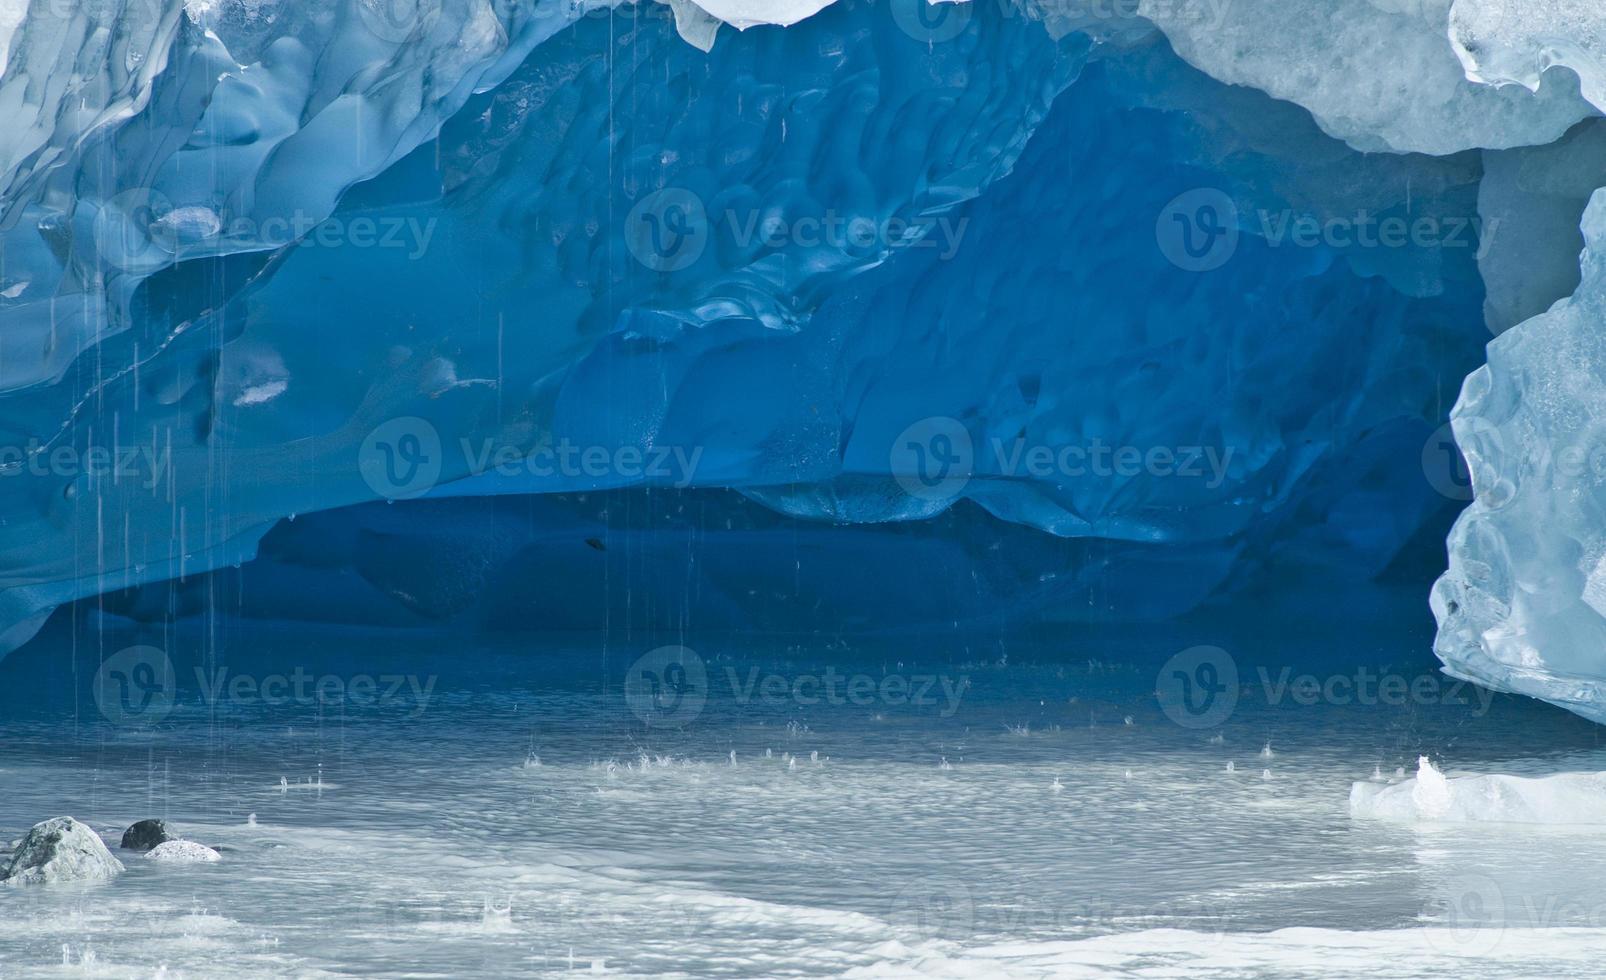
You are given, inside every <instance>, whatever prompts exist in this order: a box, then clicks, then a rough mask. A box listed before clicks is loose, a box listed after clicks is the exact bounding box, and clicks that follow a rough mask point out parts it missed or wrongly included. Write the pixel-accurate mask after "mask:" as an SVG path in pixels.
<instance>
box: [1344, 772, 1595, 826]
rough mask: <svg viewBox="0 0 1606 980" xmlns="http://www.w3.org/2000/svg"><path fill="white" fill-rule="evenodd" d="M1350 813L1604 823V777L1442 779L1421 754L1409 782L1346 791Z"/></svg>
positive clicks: (1411, 819)
mask: <svg viewBox="0 0 1606 980" xmlns="http://www.w3.org/2000/svg"><path fill="white" fill-rule="evenodd" d="M1349 806H1350V815H1351V816H1353V817H1362V818H1371V819H1378V820H1393V821H1400V822H1406V823H1417V822H1422V823H1437V822H1444V823H1533V824H1606V773H1562V774H1559V775H1555V776H1543V777H1538V778H1527V777H1523V776H1505V775H1489V776H1446V775H1444V773H1442V772H1440V771H1439V770H1438V769H1436V768H1435V767H1434V765H1433V763H1432V762H1430V761H1429V760H1428V758H1427V757H1426V756H1423V757H1422V758H1421V759H1420V760H1419V761H1418V763H1417V774H1416V777H1415V778H1414V779H1408V780H1405V781H1404V782H1400V783H1395V784H1393V785H1390V786H1379V785H1378V784H1377V783H1375V782H1371V781H1366V782H1357V783H1355V784H1354V785H1353V786H1352V787H1351V788H1350V797H1349Z"/></svg>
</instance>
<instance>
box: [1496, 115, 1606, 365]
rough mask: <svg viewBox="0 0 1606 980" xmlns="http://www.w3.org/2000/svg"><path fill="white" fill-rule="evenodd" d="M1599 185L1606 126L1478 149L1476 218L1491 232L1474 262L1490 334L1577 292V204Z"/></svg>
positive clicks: (1594, 123) (1604, 175) (1603, 177)
mask: <svg viewBox="0 0 1606 980" xmlns="http://www.w3.org/2000/svg"><path fill="white" fill-rule="evenodd" d="M1602 186H1606V122H1603V121H1602V120H1594V119H1592V120H1588V121H1586V122H1583V123H1580V124H1579V125H1578V126H1576V127H1574V128H1573V129H1572V130H1571V131H1569V132H1568V133H1567V135H1566V136H1564V137H1562V138H1561V139H1559V140H1557V141H1556V142H1554V143H1547V144H1545V145H1543V146H1534V147H1522V148H1519V149H1511V150H1485V151H1484V153H1483V180H1482V181H1480V182H1479V185H1478V215H1479V217H1480V218H1481V219H1482V221H1483V227H1484V228H1485V229H1492V233H1491V234H1489V235H1488V236H1487V237H1486V239H1485V241H1486V242H1487V247H1486V248H1484V249H1483V250H1482V252H1481V253H1480V255H1479V257H1478V270H1479V271H1480V272H1481V273H1482V276H1483V283H1484V287H1485V290H1486V295H1485V299H1484V319H1485V322H1486V323H1487V324H1488V326H1489V330H1490V331H1491V332H1492V333H1496V334H1498V333H1501V332H1502V331H1505V330H1508V329H1510V328H1511V327H1513V326H1515V325H1516V324H1518V323H1521V322H1522V321H1524V320H1526V319H1528V318H1529V317H1533V316H1538V315H1539V314H1541V313H1543V312H1545V311H1546V310H1548V309H1550V306H1551V304H1552V303H1555V302H1556V301H1557V300H1559V299H1565V298H1566V297H1568V296H1570V295H1572V292H1573V290H1574V289H1576V288H1577V287H1578V253H1579V252H1580V251H1582V250H1583V247H1584V236H1583V234H1582V233H1581V232H1580V231H1579V222H1580V221H1581V220H1582V218H1583V213H1584V206H1585V205H1587V204H1588V203H1589V198H1590V196H1591V195H1592V194H1594V192H1595V189H1596V188H1597V187H1602Z"/></svg>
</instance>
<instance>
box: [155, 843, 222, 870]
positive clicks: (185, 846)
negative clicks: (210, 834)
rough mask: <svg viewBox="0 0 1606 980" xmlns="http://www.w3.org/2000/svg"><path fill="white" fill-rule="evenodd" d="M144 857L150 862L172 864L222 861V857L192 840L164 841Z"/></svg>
mask: <svg viewBox="0 0 1606 980" xmlns="http://www.w3.org/2000/svg"><path fill="white" fill-rule="evenodd" d="M145 857H146V858H147V859H149V860H151V861H166V862H170V863H173V864H211V863H212V862H214V861H221V860H223V855H221V854H219V853H218V852H217V851H214V850H212V849H211V848H210V847H207V846H206V845H205V844H197V843H195V842H194V841H192V840H170V841H166V842H164V843H161V844H158V845H156V846H155V847H153V848H151V851H150V853H149V854H147V855H145Z"/></svg>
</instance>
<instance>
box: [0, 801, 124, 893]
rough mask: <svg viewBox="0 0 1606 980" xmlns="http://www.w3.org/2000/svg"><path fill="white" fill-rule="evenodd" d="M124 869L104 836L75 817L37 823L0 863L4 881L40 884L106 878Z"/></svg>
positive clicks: (1, 876)
mask: <svg viewBox="0 0 1606 980" xmlns="http://www.w3.org/2000/svg"><path fill="white" fill-rule="evenodd" d="M122 871H123V863H122V862H121V861H119V860H117V859H116V858H114V857H112V854H111V852H110V851H108V850H106V845H105V844H104V843H102V842H101V839H100V836H99V835H98V834H96V833H95V832H94V831H93V830H90V829H89V827H88V826H87V825H85V824H83V823H80V822H79V821H77V820H74V819H73V818H72V817H57V818H56V819H54V820H46V821H45V822H44V823H40V824H35V825H34V828H33V829H32V830H30V831H28V834H27V836H25V837H24V838H23V839H22V843H21V844H20V845H18V847H17V850H16V852H15V853H14V854H12V855H11V859H10V860H9V861H8V862H6V864H5V865H4V866H0V884H5V885H39V884H53V883H55V882H62V881H105V880H106V879H108V878H113V877H115V876H117V875H118V874H121V873H122Z"/></svg>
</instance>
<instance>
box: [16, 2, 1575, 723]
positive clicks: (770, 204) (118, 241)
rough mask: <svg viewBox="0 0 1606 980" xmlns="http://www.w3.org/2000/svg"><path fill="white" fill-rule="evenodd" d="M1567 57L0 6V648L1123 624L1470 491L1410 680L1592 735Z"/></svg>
mask: <svg viewBox="0 0 1606 980" xmlns="http://www.w3.org/2000/svg"><path fill="white" fill-rule="evenodd" d="M772 25H789V26H784V27H782V26H772ZM736 28H742V30H737V29H736ZM1603 32H1606V13H1603V12H1602V8H1600V7H1599V6H1598V5H1597V4H1595V3H1593V2H1584V0H1546V2H1533V0H1526V2H1518V0H1506V2H1495V0H1474V2H1468V0H1456V2H1455V3H1454V4H1450V3H1446V2H1440V0H1316V2H1304V3H1301V2H1286V0H1234V2H1227V0H1035V2H1034V0H1014V2H1011V0H985V2H977V3H970V4H953V3H944V4H939V5H935V6H929V5H927V4H926V2H925V0H839V2H836V3H830V2H828V0H798V2H779V0H777V2H758V0H671V2H668V3H658V2H651V3H647V2H643V3H638V4H623V3H609V2H606V0H550V2H549V0H517V2H488V0H336V2H330V3H292V2H288V0H285V2H274V0H188V2H185V3H179V2H175V0H165V2H164V0H135V2H128V3H123V2H116V0H93V2H75V3H60V2H50V0H33V2H31V3H22V2H15V0H0V41H3V47H0V55H3V58H4V62H3V63H4V73H3V75H0V120H3V125H0V249H3V251H0V406H3V411H0V425H3V426H4V428H5V432H4V433H3V434H0V489H3V496H0V649H11V648H14V647H16V646H17V645H20V644H21V643H23V642H26V641H27V639H28V638H29V637H30V636H32V635H33V633H34V632H35V631H36V630H37V629H38V628H39V626H40V625H41V624H42V623H43V621H44V619H45V618H46V617H47V616H49V615H50V613H51V612H52V611H53V610H54V609H56V608H57V607H59V606H61V605H63V604H66V603H70V602H75V601H78V600H83V599H89V598H92V597H99V598H97V599H96V604H97V605H98V606H99V607H100V608H101V609H104V610H107V611H110V612H114V613H116V614H119V615H126V616H131V617H135V618H149V619H152V620H159V619H161V618H162V617H166V616H172V615H181V614H186V613H191V612H196V611H200V610H203V609H207V608H216V607H217V606H219V605H223V606H228V607H229V608H231V609H235V610H237V611H241V612H244V613H246V614H249V615H258V616H269V617H271V616H296V617H303V618H314V619H328V620H333V621H340V622H355V623H372V624H380V625H397V626H406V625H420V624H450V623H469V624H474V625H488V626H493V627H498V628H500V627H512V626H519V625H538V626H541V627H553V626H555V627H564V626H574V627H586V626H591V627H595V626H596V625H598V624H600V623H608V624H614V625H618V624H624V625H628V626H634V625H641V626H643V627H648V626H652V625H662V624H673V625H677V626H702V627H718V628H737V629H757V628H786V629H807V630H813V631H817V632H833V631H843V630H851V629H868V628H886V627H889V626H896V625H910V626H921V625H923V624H924V625H928V626H929V625H933V624H937V625H944V626H951V625H954V624H961V625H962V624H986V623H993V622H998V621H1008V620H1019V619H1050V620H1076V619H1109V618H1125V617H1159V616H1169V615H1174V614H1177V613H1179V612H1182V611H1185V610H1187V609H1189V608H1191V607H1193V606H1195V605H1197V604H1198V603H1200V602H1202V601H1204V600H1206V599H1208V598H1209V597H1211V596H1213V595H1218V594H1221V593H1223V592H1227V591H1230V590H1232V589H1234V588H1237V587H1240V586H1242V585H1244V584H1245V583H1247V582H1251V581H1255V580H1256V579H1257V576H1259V577H1264V576H1265V574H1266V570H1267V569H1271V568H1282V567H1287V566H1289V565H1299V566H1301V567H1316V568H1320V569H1322V570H1323V571H1322V574H1324V575H1335V576H1354V577H1369V576H1373V575H1376V574H1378V573H1379V572H1381V571H1382V570H1383V569H1384V568H1386V567H1388V566H1389V565H1390V563H1391V562H1395V561H1397V560H1398V559H1399V556H1400V555H1401V553H1402V551H1405V550H1408V549H1409V548H1411V547H1420V546H1421V543H1422V542H1423V541H1424V540H1426V541H1428V542H1429V543H1430V544H1432V543H1433V542H1435V541H1437V540H1439V539H1441V538H1442V536H1443V534H1444V531H1445V529H1446V527H1447V526H1448V521H1449V519H1450V517H1451V516H1452V515H1453V514H1454V513H1455V512H1456V510H1457V509H1459V508H1460V507H1462V506H1463V505H1465V504H1466V502H1467V499H1468V498H1470V497H1473V496H1474V495H1475V498H1476V499H1475V500H1472V502H1471V503H1470V505H1469V506H1467V508H1466V510H1465V511H1464V512H1463V513H1462V514H1461V516H1460V518H1459V520H1458V522H1457V523H1456V525H1455V527H1454V530H1453V532H1451V533H1450V536H1449V569H1448V571H1447V572H1446V573H1445V574H1444V576H1443V577H1442V579H1441V580H1440V582H1439V583H1438V585H1437V586H1436V588H1435V589H1434V594H1433V608H1434V611H1435V613H1436V614H1437V615H1438V617H1439V620H1440V625H1441V631H1440V636H1439V641H1438V644H1437V652H1438V653H1439V655H1440V657H1441V658H1442V659H1443V660H1444V661H1445V663H1446V665H1447V668H1448V669H1449V670H1450V671H1451V672H1452V673H1455V674H1458V675H1460V676H1465V677H1470V678H1473V679H1476V680H1478V681H1480V682H1481V683H1484V684H1487V685H1490V686H1493V687H1496V688H1501V689H1508V690H1518V691H1522V692H1524V693H1528V694H1533V695H1535V696H1539V697H1543V698H1546V699H1549V700H1553V701H1556V702H1558V703H1562V704H1565V705H1567V706H1568V707H1571V708H1573V709H1574V710H1578V711H1580V712H1582V713H1584V714H1587V715H1590V716H1592V717H1596V718H1598V719H1602V720H1606V702H1603V701H1602V698H1603V697H1606V686H1603V685H1606V661H1603V660H1602V658H1601V655H1600V653H1599V651H1600V650H1601V649H1602V648H1603V647H1602V641H1603V640H1606V570H1603V569H1606V340H1603V339H1602V337H1601V333H1602V331H1601V329H1600V328H1601V326H1602V325H1603V317H1606V308H1603V304H1606V268H1603V267H1602V265H1601V259H1600V258H1599V256H1598V255H1597V254H1595V245H1596V240H1597V239H1598V238H1599V237H1600V236H1601V235H1603V234H1606V199H1602V200H1597V201H1596V202H1595V204H1594V205H1592V206H1591V205H1590V199H1591V196H1592V195H1593V193H1594V192H1595V190H1596V189H1597V188H1599V187H1602V186H1606V129H1603V128H1602V124H1601V123H1600V109H1601V108H1602V107H1606V71H1603V64H1602V58H1603V57H1606V34H1603ZM1586 206H1588V210H1587V212H1586ZM1581 251H1582V253H1583V257H1582V261H1581V262H1580V252H1581ZM1491 336H1494V340H1493V343H1492V344H1489V347H1488V351H1487V354H1486V353H1485V351H1484V347H1485V344H1487V343H1488V342H1489V340H1490V337H1491ZM1463 378H1465V379H1466V387H1465V392H1464V394H1463V395H1462V397H1461V399H1460V402H1459V404H1458V405H1457V406H1456V408H1455V411H1454V433H1455V437H1456V440H1457V441H1459V443H1460V444H1461V446H1462V447H1463V449H1464V451H1465V453H1466V456H1467V464H1468V467H1469V469H1470V473H1471V480H1472V486H1471V488H1470V490H1468V489H1467V488H1465V487H1464V486H1463V485H1462V484H1461V483H1460V482H1459V481H1458V480H1457V479H1456V476H1457V472H1458V471H1457V468H1456V466H1455V465H1453V464H1454V460H1453V453H1454V447H1453V446H1450V445H1449V444H1448V442H1447V440H1445V439H1444V438H1443V437H1442V433H1441V432H1440V427H1441V426H1442V425H1443V422H1444V419H1445V417H1446V414H1447V412H1448V411H1449V408H1450V406H1451V404H1452V403H1455V401H1456V394H1457V391H1458V390H1460V389H1461V385H1462V380H1463ZM1413 542H1415V545H1413ZM1436 547H1437V546H1436V545H1434V547H1433V548H1429V549H1428V550H1429V551H1432V552H1433V553H1432V555H1431V556H1430V559H1429V560H1431V561H1434V562H1437V561H1440V560H1441V553H1440V552H1438V551H1437V550H1436Z"/></svg>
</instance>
